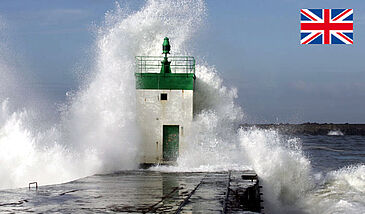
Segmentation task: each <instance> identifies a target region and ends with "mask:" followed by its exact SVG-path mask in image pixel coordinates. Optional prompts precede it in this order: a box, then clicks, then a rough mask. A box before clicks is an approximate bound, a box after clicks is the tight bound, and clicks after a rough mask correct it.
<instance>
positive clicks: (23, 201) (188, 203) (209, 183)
mask: <svg viewBox="0 0 365 214" xmlns="http://www.w3.org/2000/svg"><path fill="white" fill-rule="evenodd" d="M242 175H243V178H242ZM255 176H256V174H255V173H254V172H252V171H232V172H214V173H191V172H189V173H163V172H155V171H148V170H137V171H122V172H118V173H113V174H105V175H94V176H89V177H86V178H82V179H78V180H75V181H72V182H69V183H64V184H58V185H49V186H40V187H39V188H38V190H35V189H30V190H29V189H28V188H22V189H13V190H6V191H0V195H1V199H0V212H5V213H21V212H24V213H28V212H36V213H40V212H41V213H45V212H59V213H113V212H118V213H250V212H246V211H255V212H260V210H261V208H260V198H259V197H260V194H259V185H258V180H257V176H256V177H255Z"/></svg>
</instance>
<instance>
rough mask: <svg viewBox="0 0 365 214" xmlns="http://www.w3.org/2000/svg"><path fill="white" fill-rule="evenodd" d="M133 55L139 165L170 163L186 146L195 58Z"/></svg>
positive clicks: (165, 53)
mask: <svg viewBox="0 0 365 214" xmlns="http://www.w3.org/2000/svg"><path fill="white" fill-rule="evenodd" d="M162 54H163V56H136V68H137V70H136V73H135V77H136V96H137V119H138V124H139V127H140V130H141V133H142V136H141V137H142V138H141V140H142V143H141V151H142V152H141V164H143V165H150V164H173V163H174V162H175V161H176V160H177V158H178V157H179V154H181V153H182V152H183V151H184V149H185V148H186V146H187V144H188V143H190V142H187V140H186V136H187V135H188V134H189V133H188V132H189V130H190V125H191V122H192V120H193V96H194V86H195V79H196V78H195V59H194V57H192V56H169V57H168V54H170V42H169V39H168V38H167V37H166V38H164V41H163V44H162Z"/></svg>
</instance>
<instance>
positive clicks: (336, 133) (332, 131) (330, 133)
mask: <svg viewBox="0 0 365 214" xmlns="http://www.w3.org/2000/svg"><path fill="white" fill-rule="evenodd" d="M327 135H331V136H343V133H342V132H341V131H340V130H331V131H329V132H328V134H327Z"/></svg>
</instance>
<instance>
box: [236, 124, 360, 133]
mask: <svg viewBox="0 0 365 214" xmlns="http://www.w3.org/2000/svg"><path fill="white" fill-rule="evenodd" d="M241 127H242V128H251V127H257V128H261V129H275V130H277V131H279V132H280V133H283V134H309V135H365V124H348V123H344V124H334V123H302V124H282V123H280V124H241Z"/></svg>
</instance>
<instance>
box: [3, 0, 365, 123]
mask: <svg viewBox="0 0 365 214" xmlns="http://www.w3.org/2000/svg"><path fill="white" fill-rule="evenodd" d="M120 2H121V4H122V5H125V4H127V5H128V6H129V8H130V9H131V10H138V8H139V7H141V5H143V2H144V1H141V0H138V1H120ZM206 4H207V12H208V14H207V18H206V24H205V25H204V26H203V27H202V29H200V30H199V32H198V33H197V35H196V36H195V38H194V40H195V44H196V46H195V50H194V53H196V54H197V56H195V57H196V58H200V59H198V60H204V61H206V62H208V64H210V65H214V66H215V67H216V68H217V70H218V71H219V73H220V75H221V76H222V77H223V79H224V81H225V84H226V85H228V86H231V87H236V88H237V89H238V96H239V97H238V99H237V102H238V103H239V104H240V105H241V106H242V107H243V109H244V112H245V115H246V120H245V122H247V123H303V122H320V123H325V122H327V123H365V63H364V60H363V58H364V53H365V46H364V39H362V38H365V37H364V33H365V30H364V29H365V28H364V27H365V2H364V1H362V0H348V1H341V0H321V1H319V0H316V1H315V0H307V1H299V0H278V1H269V0H227V1H219V0H209V1H207V2H206ZM114 8H115V1H114V0H78V1H74V0H52V1H49V0H37V1H29V0H1V1H0V24H2V25H3V28H2V30H1V32H0V36H1V37H0V38H1V40H2V41H3V42H6V43H7V46H10V52H12V53H11V56H12V57H13V58H15V59H16V60H14V61H15V64H17V67H18V69H17V72H18V73H20V75H24V76H27V77H28V81H27V83H26V84H29V85H30V86H29V87H36V88H38V91H39V93H40V94H41V95H42V96H44V97H46V98H47V99H48V100H50V101H51V102H57V101H62V100H64V99H65V93H66V92H67V91H69V90H73V89H76V88H77V87H78V84H79V77H78V75H77V72H76V71H77V70H78V68H79V66H80V65H82V64H83V63H84V62H83V59H85V58H87V57H88V55H89V54H90V48H91V47H92V44H93V42H94V41H95V33H94V29H95V26H99V25H100V24H101V23H102V21H103V20H104V15H105V13H106V12H107V11H108V10H113V9H114ZM302 8H352V9H354V45H300V30H299V24H300V13H299V11H300V9H302ZM29 79H30V80H29Z"/></svg>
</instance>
